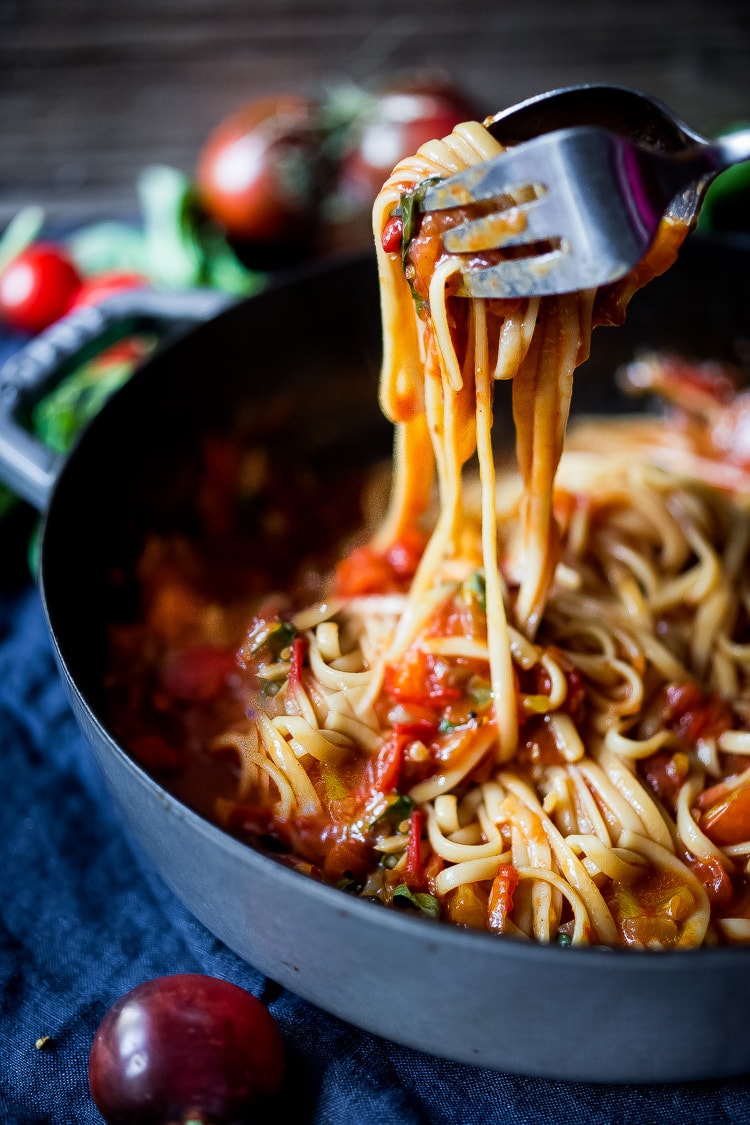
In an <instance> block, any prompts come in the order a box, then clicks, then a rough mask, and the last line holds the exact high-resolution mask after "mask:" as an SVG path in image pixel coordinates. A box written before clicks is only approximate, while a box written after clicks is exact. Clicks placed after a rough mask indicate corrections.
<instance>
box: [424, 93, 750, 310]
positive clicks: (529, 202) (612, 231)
mask: <svg viewBox="0 0 750 1125" xmlns="http://www.w3.org/2000/svg"><path fill="white" fill-rule="evenodd" d="M485 124H486V125H487V127H488V129H489V131H490V133H491V134H492V135H493V136H494V137H495V138H496V140H498V141H499V142H500V143H501V144H502V145H504V146H508V147H506V148H505V150H504V151H503V152H502V153H501V154H500V155H499V156H496V157H493V158H492V159H490V160H487V161H484V162H483V163H481V164H477V165H475V166H473V167H470V168H467V169H465V170H464V171H461V172H459V173H457V174H456V175H452V176H450V177H449V178H448V179H443V180H439V181H436V182H435V183H433V184H430V185H427V187H426V189H425V191H424V194H423V199H422V201H421V210H422V211H424V212H446V229H445V230H444V234H443V246H444V247H445V249H446V251H448V253H450V254H457V255H461V256H462V258H463V264H462V266H461V277H460V281H459V288H458V291H457V292H458V295H459V296H466V297H475V298H492V297H498V298H509V297H537V296H545V295H549V294H555V293H570V292H575V291H579V290H585V289H592V288H598V287H599V286H602V285H607V284H609V283H611V282H614V281H617V280H618V279H620V278H621V277H624V276H625V275H626V274H627V273H629V272H630V271H631V270H632V269H633V268H634V267H635V266H636V265H637V264H638V263H639V262H640V261H641V260H642V259H643V257H644V256H645V254H646V253H647V251H648V249H649V247H650V246H651V244H652V243H653V241H654V238H655V235H656V232H657V229H658V227H659V225H660V223H661V221H662V219H663V218H664V217H665V216H667V217H669V216H671V217H672V218H673V219H674V220H675V221H677V222H680V223H682V224H684V225H686V226H687V227H688V228H690V227H692V226H693V225H694V223H695V220H696V219H697V216H698V212H699V210H700V207H701V205H702V202H703V198H704V196H705V193H706V190H707V188H708V186H709V184H710V183H711V182H712V181H713V179H714V178H715V177H716V176H717V175H718V174H719V172H721V171H723V170H724V169H726V168H728V167H730V166H731V165H733V164H737V163H740V162H742V161H745V160H748V159H750V130H743V131H739V132H736V133H730V134H727V135H725V136H723V137H720V138H718V139H716V140H707V139H706V138H704V137H702V136H700V135H699V134H698V133H696V132H694V131H693V130H692V129H690V128H689V127H688V126H687V125H685V124H684V123H683V122H682V121H680V120H679V118H677V117H676V116H675V115H674V114H673V113H672V112H671V110H669V109H668V108H667V107H666V106H664V105H663V104H661V103H660V102H658V101H656V100H655V99H652V98H650V97H647V96H646V95H644V94H641V93H639V92H637V91H635V90H630V89H628V88H627V87H621V86H604V85H587V86H574V87H567V88H565V89H562V90H554V91H552V92H550V93H547V94H541V95H539V96H538V97H535V98H531V99H529V100H528V101H526V102H522V103H521V104H520V105H518V106H514V107H511V108H510V109H508V110H505V111H503V112H501V113H499V114H497V115H496V116H495V117H494V118H491V119H490V120H489V122H485ZM455 209H460V210H455ZM451 212H452V214H453V215H454V216H459V219H458V223H457V225H450V215H449V214H448V213H451Z"/></svg>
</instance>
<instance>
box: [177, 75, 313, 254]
mask: <svg viewBox="0 0 750 1125" xmlns="http://www.w3.org/2000/svg"><path fill="white" fill-rule="evenodd" d="M318 161H319V143H318V137H317V131H316V126H315V107H314V105H313V103H312V102H311V101H309V100H308V99H306V98H304V97H301V96H295V95H291V94H281V95H274V96H271V97H266V98H259V99H257V100H255V101H252V102H249V103H248V104H247V105H246V106H244V107H243V108H242V109H240V110H238V112H236V113H234V114H232V115H231V116H230V117H228V118H226V119H225V120H224V121H222V122H220V124H219V125H218V126H217V128H216V129H214V131H213V132H212V133H211V134H210V135H209V137H208V139H207V141H206V143H205V145H204V146H203V149H202V151H201V153H200V155H199V158H198V163H197V166H196V172H195V181H196V187H197V190H198V196H199V198H200V201H201V203H202V205H203V207H204V209H205V211H206V212H207V213H208V215H209V216H210V217H211V218H213V219H214V220H216V221H217V222H218V223H220V224H221V225H222V226H223V227H224V229H225V230H226V232H227V233H228V235H229V236H230V237H233V238H237V239H245V240H248V241H250V242H261V243H268V242H275V241H280V240H284V239H286V238H290V237H293V236H295V235H296V234H297V232H298V231H299V230H300V228H303V227H304V226H305V225H306V224H309V223H310V222H311V221H312V218H313V217H314V213H315V206H316V201H317V196H318V184H317V176H318Z"/></svg>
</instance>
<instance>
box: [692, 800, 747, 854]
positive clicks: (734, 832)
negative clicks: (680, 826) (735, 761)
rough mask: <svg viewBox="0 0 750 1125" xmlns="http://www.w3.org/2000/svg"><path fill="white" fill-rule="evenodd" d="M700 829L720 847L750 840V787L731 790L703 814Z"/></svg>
mask: <svg viewBox="0 0 750 1125" xmlns="http://www.w3.org/2000/svg"><path fill="white" fill-rule="evenodd" d="M700 827H701V829H702V830H703V831H704V832H705V833H706V835H707V836H708V838H709V840H713V842H714V843H715V844H718V845H719V847H725V846H726V845H728V844H741V843H743V842H744V841H745V840H750V785H742V786H739V787H738V788H737V789H731V790H729V793H728V794H727V796H726V797H725V798H724V799H723V800H720V801H719V802H718V803H717V804H715V805H712V806H711V807H710V808H709V809H707V810H706V811H705V812H704V813H703V815H702V817H701V819H700Z"/></svg>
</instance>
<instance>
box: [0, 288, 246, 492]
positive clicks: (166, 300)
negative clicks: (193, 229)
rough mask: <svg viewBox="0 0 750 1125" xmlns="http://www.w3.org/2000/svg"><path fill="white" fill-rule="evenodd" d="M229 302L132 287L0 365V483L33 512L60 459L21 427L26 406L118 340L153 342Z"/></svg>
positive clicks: (208, 292)
mask: <svg viewBox="0 0 750 1125" xmlns="http://www.w3.org/2000/svg"><path fill="white" fill-rule="evenodd" d="M236 300H237V298H236V297H231V296H229V295H228V294H226V293H220V292H217V291H216V290H214V289H188V290H182V291H175V292H167V291H164V292H162V291H158V290H152V289H133V290H128V291H126V292H123V293H118V294H116V295H115V296H113V297H110V298H109V299H108V300H107V301H103V302H102V303H101V304H99V305H92V306H89V307H86V308H82V309H79V310H77V311H75V312H73V313H71V314H70V315H69V316H67V317H63V319H62V320H59V321H57V323H55V324H53V325H52V326H51V327H50V328H48V329H46V331H44V332H41V333H40V334H39V335H38V336H36V337H35V338H34V339H33V340H32V341H31V342H30V343H29V344H27V345H26V346H25V347H24V348H22V349H21V350H20V351H18V352H16V353H15V354H14V355H12V356H11V357H10V359H8V360H7V361H6V362H5V364H4V365H3V367H2V368H0V480H2V482H3V483H4V484H6V485H7V486H8V488H10V489H11V491H13V492H14V493H16V495H17V496H20V497H21V499H23V500H26V501H28V503H30V504H32V505H33V506H34V507H35V508H36V509H37V510H38V511H40V512H42V511H45V510H46V507H47V502H48V500H49V495H50V492H51V490H52V487H53V486H54V483H55V481H56V480H57V476H58V473H59V472H60V469H61V468H62V464H63V462H64V460H65V458H64V456H63V455H62V454H60V453H58V452H57V451H56V450H54V449H51V448H50V447H49V446H47V445H45V444H44V443H43V442H41V441H39V440H38V438H36V437H35V436H34V435H33V434H32V433H31V432H30V431H29V429H28V427H27V425H25V424H24V418H28V417H29V414H30V411H31V409H32V407H33V406H34V405H35V403H37V402H38V401H39V400H40V399H41V398H42V397H43V396H44V395H45V394H46V393H47V391H49V390H51V388H52V387H53V386H55V385H56V384H57V383H59V382H60V380H61V379H63V378H64V377H65V376H66V375H68V374H70V373H71V372H72V371H75V370H76V368H78V367H80V366H81V365H82V364H84V363H86V362H87V361H88V360H90V359H92V358H93V357H94V356H96V355H98V354H100V353H101V352H102V351H104V350H105V349H106V348H108V347H109V346H110V345H111V344H115V343H117V341H118V340H122V339H124V338H125V337H126V336H133V335H136V334H139V333H155V334H157V335H158V336H160V337H163V336H165V335H166V334H167V333H169V334H170V335H171V334H173V333H175V332H177V331H179V330H180V329H184V330H187V329H188V328H189V327H191V326H192V325H194V324H196V323H200V322H201V321H204V320H209V319H210V318H211V317H213V316H216V315H217V314H218V313H220V312H223V310H224V309H226V308H228V307H229V306H230V305H233V304H235V302H236Z"/></svg>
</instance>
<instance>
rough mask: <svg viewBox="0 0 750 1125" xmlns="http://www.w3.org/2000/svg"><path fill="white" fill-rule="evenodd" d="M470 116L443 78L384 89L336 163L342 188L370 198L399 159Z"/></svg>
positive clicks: (367, 200)
mask: <svg viewBox="0 0 750 1125" xmlns="http://www.w3.org/2000/svg"><path fill="white" fill-rule="evenodd" d="M476 117H477V111H476V108H475V107H474V106H473V105H472V104H471V102H470V101H469V100H468V99H467V98H466V97H465V96H464V95H463V94H462V93H461V92H460V91H458V90H457V89H455V88H453V87H452V86H451V85H450V84H448V83H432V82H424V83H421V82H419V81H418V80H415V81H414V82H411V83H409V82H404V83H403V85H402V87H401V88H391V89H389V90H386V91H385V92H384V93H382V94H381V95H380V96H378V97H377V98H376V99H375V100H374V102H373V104H372V106H371V107H370V108H369V109H368V110H367V111H366V112H365V113H364V115H363V117H362V118H361V120H360V121H359V122H358V123H357V125H356V127H355V129H354V133H355V138H356V139H355V143H354V144H353V146H352V149H351V151H350V152H349V153H348V154H347V155H346V156H345V157H344V160H343V163H342V169H341V183H342V188H343V191H344V192H345V193H346V194H347V195H349V196H351V197H352V198H353V199H355V200H357V201H358V202H360V203H362V204H370V203H372V202H373V200H374V199H375V196H376V195H377V193H378V192H379V191H380V189H381V187H382V186H383V184H384V183H385V181H386V180H387V179H388V177H389V176H390V174H391V172H392V171H393V169H394V167H395V166H396V164H398V162H399V161H400V160H403V159H404V158H405V157H407V156H413V154H414V153H415V152H416V151H417V149H418V148H420V146H421V145H423V144H424V143H425V142H426V141H431V140H434V139H440V138H441V137H445V136H447V135H448V134H449V133H451V132H452V131H453V129H454V127H455V126H456V125H458V124H459V123H460V122H462V121H470V120H475V119H476Z"/></svg>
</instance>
